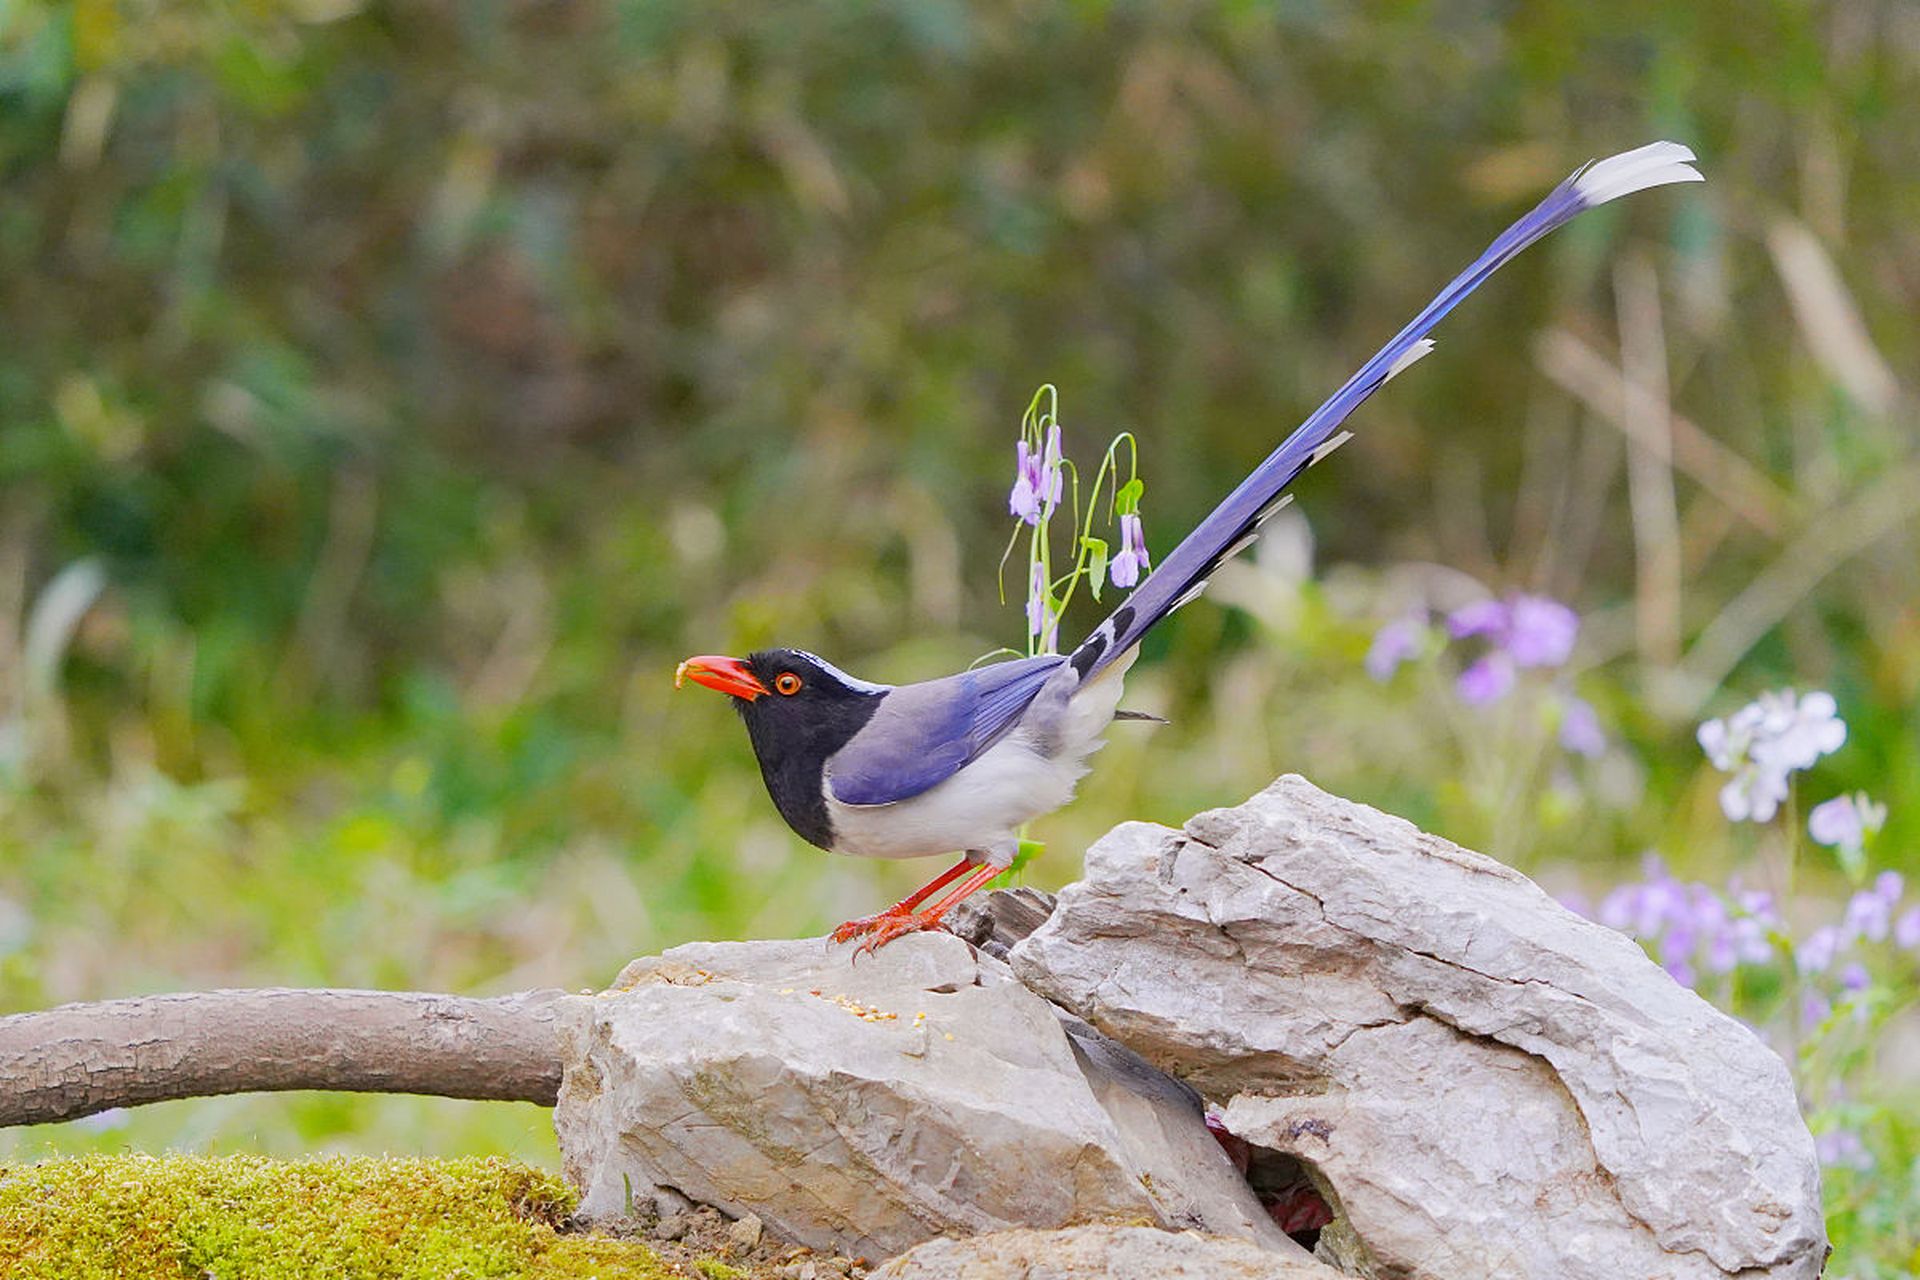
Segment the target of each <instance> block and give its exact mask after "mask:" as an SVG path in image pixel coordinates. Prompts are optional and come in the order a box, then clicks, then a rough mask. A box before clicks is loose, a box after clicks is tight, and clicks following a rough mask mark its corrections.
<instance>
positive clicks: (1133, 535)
mask: <svg viewBox="0 0 1920 1280" xmlns="http://www.w3.org/2000/svg"><path fill="white" fill-rule="evenodd" d="M1107 568H1108V571H1109V572H1110V573H1111V574H1112V575H1113V585H1114V586H1116V587H1131V586H1132V585H1133V584H1134V583H1136V582H1138V581H1140V571H1141V570H1142V569H1151V568H1153V561H1152V560H1150V559H1149V558H1148V557H1147V535H1146V533H1145V532H1144V531H1142V530H1141V528H1140V516H1139V515H1138V513H1136V512H1131V511H1129V512H1128V513H1127V514H1126V515H1123V516H1121V517H1120V554H1119V555H1116V556H1115V557H1114V558H1113V559H1112V561H1111V562H1109V564H1108V566H1107Z"/></svg>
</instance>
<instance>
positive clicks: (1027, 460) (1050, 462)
mask: <svg viewBox="0 0 1920 1280" xmlns="http://www.w3.org/2000/svg"><path fill="white" fill-rule="evenodd" d="M1014 459H1015V461H1014V477H1013V491H1012V492H1011V493H1009V494H1008V495H1007V510H1009V511H1010V512H1012V513H1013V514H1014V515H1016V516H1018V517H1020V519H1022V520H1024V521H1025V522H1026V523H1028V524H1039V523H1040V522H1041V521H1042V520H1044V519H1045V518H1046V517H1048V516H1050V515H1052V514H1053V509H1054V508H1055V507H1057V506H1059V505H1060V498H1061V495H1062V494H1063V493H1064V491H1065V490H1064V485H1065V483H1066V481H1065V477H1063V476H1062V475H1061V471H1060V428H1059V427H1058V426H1057V425H1056V426H1053V427H1049V428H1048V429H1047V443H1046V449H1045V452H1043V453H1041V454H1037V455H1036V454H1035V453H1034V451H1033V448H1032V446H1030V445H1028V443H1027V442H1026V441H1025V440H1022V441H1020V442H1019V443H1018V444H1016V445H1014Z"/></svg>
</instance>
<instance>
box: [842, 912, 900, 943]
mask: <svg viewBox="0 0 1920 1280" xmlns="http://www.w3.org/2000/svg"><path fill="white" fill-rule="evenodd" d="M906 914H907V913H906V912H904V911H896V910H894V909H892V908H888V909H887V910H885V911H876V912H874V913H873V914H872V915H870V916H861V917H860V918H859V919H857V920H849V921H847V922H846V923H845V924H843V925H841V926H840V927H839V928H837V929H835V930H834V931H833V933H832V934H831V935H829V936H831V937H832V938H833V940H834V941H835V942H852V941H853V940H854V939H855V938H857V937H859V936H860V935H861V934H865V933H872V932H873V931H874V930H875V929H878V928H880V926H881V925H883V924H884V923H886V922H887V921H888V920H898V919H900V918H901V917H902V916H904V915H906Z"/></svg>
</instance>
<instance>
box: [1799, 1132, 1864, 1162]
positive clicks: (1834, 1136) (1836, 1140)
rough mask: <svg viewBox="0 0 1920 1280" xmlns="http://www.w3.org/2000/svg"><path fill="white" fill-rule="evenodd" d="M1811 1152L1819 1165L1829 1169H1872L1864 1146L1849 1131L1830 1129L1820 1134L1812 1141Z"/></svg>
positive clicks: (1856, 1135) (1857, 1136)
mask: <svg viewBox="0 0 1920 1280" xmlns="http://www.w3.org/2000/svg"><path fill="white" fill-rule="evenodd" d="M1813 1152H1814V1155H1816V1156H1818V1157H1819V1159H1820V1163H1821V1164H1823V1165H1826V1166H1828V1167H1829V1168H1832V1167H1834V1166H1841V1165H1843V1166H1845V1167H1846V1168H1849V1169H1860V1170H1867V1169H1871V1168H1873V1157H1872V1156H1871V1155H1869V1154H1868V1152H1867V1147H1866V1144H1865V1143H1863V1142H1861V1141H1860V1135H1859V1134H1857V1133H1855V1132H1854V1131H1853V1130H1851V1129H1830V1130H1828V1131H1827V1132H1825V1133H1823V1134H1821V1135H1820V1136H1819V1137H1817V1138H1815V1139H1814V1140H1813Z"/></svg>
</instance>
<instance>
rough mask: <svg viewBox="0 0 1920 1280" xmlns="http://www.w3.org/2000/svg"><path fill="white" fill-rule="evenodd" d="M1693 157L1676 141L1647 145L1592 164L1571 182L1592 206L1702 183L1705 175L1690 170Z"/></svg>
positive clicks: (1692, 169)
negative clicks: (1639, 193)
mask: <svg viewBox="0 0 1920 1280" xmlns="http://www.w3.org/2000/svg"><path fill="white" fill-rule="evenodd" d="M1693 158H1694V157H1693V152H1692V151H1691V150H1689V149H1688V148H1686V147H1683V146H1681V145H1680V144H1679V143H1677V142H1649V143H1648V144H1647V145H1646V146H1644V147H1637V148H1635V149H1634V150H1632V151H1623V152H1621V153H1620V154H1619V155H1617V156H1608V157H1607V158H1606V159H1605V160H1596V161H1594V162H1593V163H1592V164H1590V165H1588V166H1587V167H1586V168H1584V169H1582V170H1581V171H1580V176H1579V177H1577V178H1575V179H1574V180H1573V189H1574V192H1575V194H1577V195H1578V196H1579V197H1580V199H1581V200H1582V201H1583V202H1585V203H1586V204H1587V206H1588V207H1592V206H1593V205H1597V204H1605V203H1606V202H1607V201H1609V200H1618V199H1619V198H1620V197H1621V196H1630V195H1632V194H1633V193H1634V192H1636V191H1645V190H1646V189H1647V188H1648V187H1664V186H1666V185H1667V184H1668V183H1670V182H1705V181H1706V180H1707V179H1706V177H1705V175H1703V174H1702V173H1701V172H1700V171H1699V170H1698V169H1695V168H1693V167H1692V165H1691V163H1690V162H1691V161H1692V160H1693Z"/></svg>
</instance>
